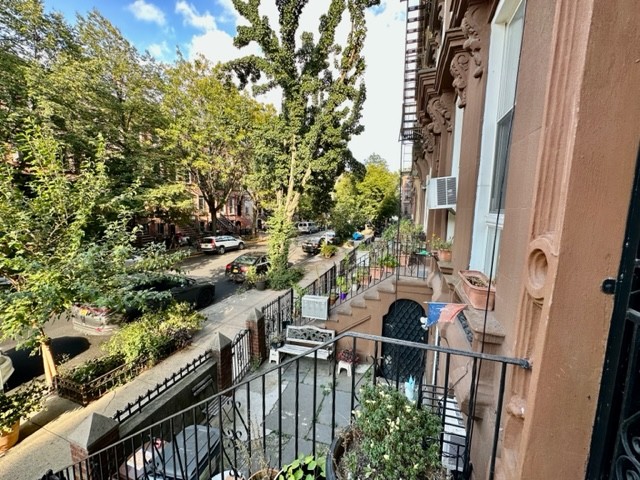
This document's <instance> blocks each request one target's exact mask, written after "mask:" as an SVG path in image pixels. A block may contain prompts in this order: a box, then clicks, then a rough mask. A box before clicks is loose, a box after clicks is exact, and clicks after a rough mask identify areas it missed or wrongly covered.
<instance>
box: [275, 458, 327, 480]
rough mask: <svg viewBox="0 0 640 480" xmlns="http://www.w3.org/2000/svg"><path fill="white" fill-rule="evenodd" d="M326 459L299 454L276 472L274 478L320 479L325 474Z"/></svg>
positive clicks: (289, 479)
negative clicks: (276, 474)
mask: <svg viewBox="0 0 640 480" xmlns="http://www.w3.org/2000/svg"><path fill="white" fill-rule="evenodd" d="M326 463H327V460H326V458H325V457H318V458H316V457H315V456H313V455H301V456H300V457H299V458H297V459H296V460H294V461H293V462H291V463H290V464H288V465H285V466H284V468H283V469H282V470H281V471H280V473H278V476H277V477H276V480H300V479H301V480H320V479H325V478H327V476H326V474H325V468H326Z"/></svg>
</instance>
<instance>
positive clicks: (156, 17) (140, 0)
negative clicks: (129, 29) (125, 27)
mask: <svg viewBox="0 0 640 480" xmlns="http://www.w3.org/2000/svg"><path fill="white" fill-rule="evenodd" d="M127 10H129V11H130V12H131V13H133V16H134V17H136V18H137V19H138V20H142V21H143V22H152V23H157V24H158V25H164V24H165V23H166V19H165V16H164V13H163V11H162V10H160V9H159V8H158V7H156V6H155V5H154V4H153V3H147V2H145V1H144V0H136V1H135V2H133V3H130V4H129V5H127Z"/></svg>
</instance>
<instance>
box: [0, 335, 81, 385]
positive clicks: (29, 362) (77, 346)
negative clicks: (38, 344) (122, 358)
mask: <svg viewBox="0 0 640 480" xmlns="http://www.w3.org/2000/svg"><path fill="white" fill-rule="evenodd" d="M90 346H91V344H90V343H89V340H87V339H86V338H85V337H58V338H53V339H52V340H51V350H52V351H53V354H54V355H55V357H56V361H59V359H60V358H61V357H63V358H73V357H75V356H77V355H80V354H81V353H82V352H85V351H87V350H89V347H90ZM4 354H5V355H8V356H9V357H10V358H11V361H12V362H13V368H15V372H13V375H11V377H10V378H9V380H7V383H6V390H13V389H14V388H16V387H19V386H20V385H23V384H25V383H27V382H30V381H31V380H33V379H34V378H38V377H40V376H42V375H44V366H43V364H42V355H41V354H40V353H39V352H37V353H36V354H35V355H31V351H30V350H17V349H16V348H12V349H10V350H6V351H5V352H4Z"/></svg>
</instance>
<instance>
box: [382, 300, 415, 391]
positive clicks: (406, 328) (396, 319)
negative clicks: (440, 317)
mask: <svg viewBox="0 0 640 480" xmlns="http://www.w3.org/2000/svg"><path fill="white" fill-rule="evenodd" d="M424 314H425V312H424V308H423V307H422V305H420V304H419V303H417V302H414V301H413V300H405V299H402V300H396V301H395V302H393V303H392V304H391V305H390V306H389V311H388V312H387V314H386V315H385V316H384V317H383V318H382V336H383V337H390V338H397V339H399V340H408V341H411V342H418V343H422V342H423V341H424V338H425V335H426V332H425V331H424V330H423V329H422V327H421V324H420V317H423V316H424ZM380 369H381V372H380V373H381V375H382V376H383V377H385V378H387V379H389V380H393V381H401V382H402V381H405V380H406V379H408V378H409V377H410V376H412V377H413V378H414V379H415V380H416V381H420V379H421V378H422V373H423V371H424V353H423V351H422V350H418V349H416V348H407V347H404V346H399V345H393V344H387V343H385V344H383V345H382V364H381V366H380Z"/></svg>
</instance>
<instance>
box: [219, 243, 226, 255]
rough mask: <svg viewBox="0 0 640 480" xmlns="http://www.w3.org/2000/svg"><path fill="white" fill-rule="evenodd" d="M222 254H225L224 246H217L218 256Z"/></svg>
mask: <svg viewBox="0 0 640 480" xmlns="http://www.w3.org/2000/svg"><path fill="white" fill-rule="evenodd" d="M224 252H225V248H224V245H221V246H219V247H218V253H219V254H220V255H222V254H223V253H224Z"/></svg>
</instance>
